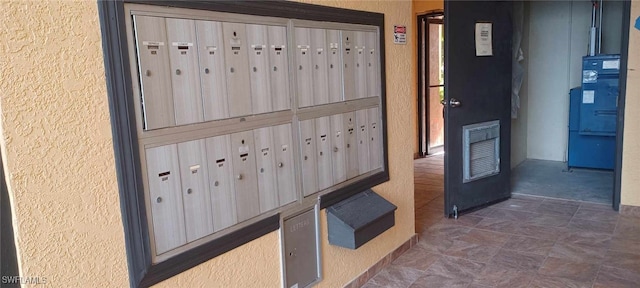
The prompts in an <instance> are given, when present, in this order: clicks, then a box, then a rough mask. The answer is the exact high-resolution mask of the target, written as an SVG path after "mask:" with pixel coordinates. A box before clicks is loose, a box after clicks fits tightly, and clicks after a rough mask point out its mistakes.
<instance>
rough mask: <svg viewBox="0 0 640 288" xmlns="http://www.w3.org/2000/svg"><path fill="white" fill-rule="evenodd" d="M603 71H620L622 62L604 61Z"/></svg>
mask: <svg viewBox="0 0 640 288" xmlns="http://www.w3.org/2000/svg"><path fill="white" fill-rule="evenodd" d="M602 69H616V70H619V69H620V60H609V61H602Z"/></svg>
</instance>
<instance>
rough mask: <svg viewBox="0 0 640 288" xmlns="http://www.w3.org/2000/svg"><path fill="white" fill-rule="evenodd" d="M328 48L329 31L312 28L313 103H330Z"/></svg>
mask: <svg viewBox="0 0 640 288" xmlns="http://www.w3.org/2000/svg"><path fill="white" fill-rule="evenodd" d="M327 50H328V47H327V32H326V31H325V30H324V29H311V53H312V57H311V58H312V65H313V73H312V74H313V104H315V105H322V104H327V103H329V83H328V79H327V72H328V71H327V70H328V69H327Z"/></svg>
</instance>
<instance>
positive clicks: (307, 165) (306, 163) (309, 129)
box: [300, 119, 318, 196]
mask: <svg viewBox="0 0 640 288" xmlns="http://www.w3.org/2000/svg"><path fill="white" fill-rule="evenodd" d="M314 126H315V125H314V120H313V119H309V120H305V121H301V122H300V145H301V146H302V147H300V148H301V149H300V151H301V154H302V193H303V195H304V196H308V195H311V194H313V193H316V192H318V163H317V162H316V151H317V149H316V139H315V127H314Z"/></svg>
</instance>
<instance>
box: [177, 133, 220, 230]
mask: <svg viewBox="0 0 640 288" xmlns="http://www.w3.org/2000/svg"><path fill="white" fill-rule="evenodd" d="M178 158H179V162H180V179H181V182H182V199H183V203H184V220H185V221H184V222H185V226H186V231H187V242H191V241H194V240H196V239H200V238H202V237H204V236H207V235H209V234H211V233H213V215H212V213H211V195H210V194H209V181H208V179H209V171H208V170H209V167H208V165H207V162H208V161H207V153H206V145H205V141H204V140H194V141H189V142H183V143H178Z"/></svg>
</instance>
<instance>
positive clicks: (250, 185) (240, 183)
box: [231, 131, 260, 222]
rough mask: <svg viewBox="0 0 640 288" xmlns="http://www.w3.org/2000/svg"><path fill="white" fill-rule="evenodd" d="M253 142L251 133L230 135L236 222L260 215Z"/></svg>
mask: <svg viewBox="0 0 640 288" xmlns="http://www.w3.org/2000/svg"><path fill="white" fill-rule="evenodd" d="M253 141H254V140H253V132H252V131H244V132H238V133H233V134H231V149H233V173H234V178H235V181H234V185H235V188H236V208H237V209H236V211H237V213H238V222H242V221H244V220H247V219H250V218H252V217H255V216H257V215H258V214H260V198H259V194H258V178H257V176H256V156H255V154H254V153H255V148H254V147H255V146H254V142H253Z"/></svg>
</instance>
